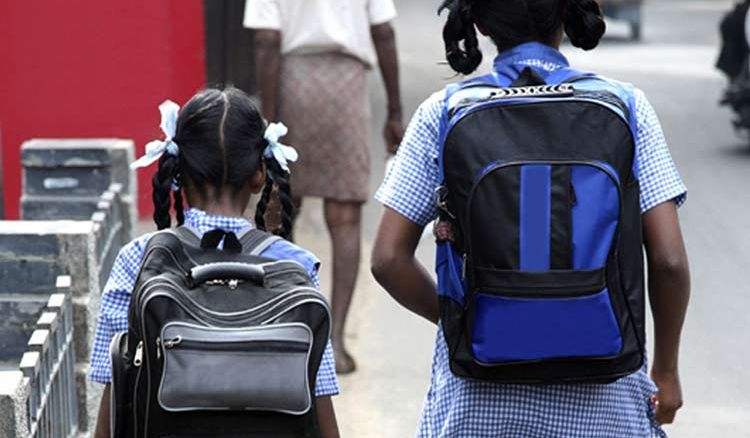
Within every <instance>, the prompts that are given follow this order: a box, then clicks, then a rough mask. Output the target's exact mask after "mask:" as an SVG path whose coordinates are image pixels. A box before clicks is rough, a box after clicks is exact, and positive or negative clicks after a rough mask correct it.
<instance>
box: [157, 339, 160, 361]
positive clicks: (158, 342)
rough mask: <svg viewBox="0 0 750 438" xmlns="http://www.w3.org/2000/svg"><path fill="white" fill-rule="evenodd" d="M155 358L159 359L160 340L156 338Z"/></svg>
mask: <svg viewBox="0 0 750 438" xmlns="http://www.w3.org/2000/svg"><path fill="white" fill-rule="evenodd" d="M156 358H157V359H161V338H156Z"/></svg>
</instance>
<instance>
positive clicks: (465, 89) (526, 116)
mask: <svg viewBox="0 0 750 438" xmlns="http://www.w3.org/2000/svg"><path fill="white" fill-rule="evenodd" d="M507 82H509V81H507V80H504V79H503V78H502V77H500V76H499V75H489V76H485V77H481V78H477V79H473V80H470V81H467V82H464V83H462V84H459V85H454V86H451V87H449V88H448V89H447V90H446V98H445V105H444V115H443V118H442V121H441V141H440V143H441V149H440V157H439V161H440V172H441V175H440V179H441V181H442V183H441V185H440V186H439V187H438V189H437V191H436V198H437V204H438V206H439V211H440V212H439V216H440V217H439V219H440V220H441V221H447V222H449V223H451V224H452V226H453V229H454V234H455V237H456V238H455V241H454V242H438V248H437V263H436V267H437V273H438V293H439V297H440V316H441V321H442V325H443V331H444V333H445V339H446V342H447V344H448V349H449V354H450V366H451V370H452V371H453V373H454V374H456V375H458V376H461V377H466V378H473V379H479V380H485V381H493V382H500V383H521V384H562V383H608V382H611V381H613V380H616V379H618V378H620V377H623V376H626V375H628V374H630V373H632V372H634V371H636V370H638V369H639V368H640V367H641V366H642V365H643V363H644V357H645V355H644V342H645V341H644V338H645V329H644V323H645V322H644V320H645V318H644V312H645V308H644V268H643V253H642V236H641V215H640V193H639V185H638V165H637V162H636V153H635V133H636V126H637V125H636V121H635V104H634V98H633V93H632V89H630V87H629V86H626V85H623V84H620V83H615V82H611V81H609V80H606V79H604V78H601V77H598V76H595V75H592V74H585V73H581V72H577V71H575V70H572V69H568V68H562V69H559V70H557V71H555V72H553V73H551V74H550V75H549V76H548V77H547V78H546V79H542V76H541V75H540V74H539V73H538V72H536V71H535V70H533V69H531V68H526V69H525V70H523V71H522V72H521V74H520V75H519V76H518V78H517V79H516V80H515V81H514V82H513V83H507Z"/></svg>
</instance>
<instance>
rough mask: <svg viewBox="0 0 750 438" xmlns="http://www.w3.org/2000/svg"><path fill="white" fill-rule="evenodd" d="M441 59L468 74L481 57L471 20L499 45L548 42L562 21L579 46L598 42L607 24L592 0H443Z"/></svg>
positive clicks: (474, 26) (510, 45) (572, 40)
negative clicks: (444, 19)
mask: <svg viewBox="0 0 750 438" xmlns="http://www.w3.org/2000/svg"><path fill="white" fill-rule="evenodd" d="M444 9H447V10H448V19H447V21H446V23H445V27H444V28H443V41H444V42H445V52H446V59H447V60H448V63H449V64H450V66H451V67H452V68H453V70H455V71H456V72H458V73H463V74H470V73H472V72H473V71H474V70H476V69H477V67H479V64H480V63H481V62H482V52H481V51H480V50H479V43H478V41H477V31H476V26H481V28H482V29H483V30H484V31H485V32H486V33H487V34H488V36H489V37H490V38H491V39H492V41H493V42H494V43H495V45H496V46H497V48H498V50H500V51H503V50H507V49H510V48H512V47H515V46H517V45H519V44H522V43H526V42H531V41H538V42H542V43H550V42H551V41H552V40H553V38H554V37H555V36H556V33H557V32H558V30H559V29H560V28H561V27H564V29H565V33H566V34H567V35H568V38H570V41H571V43H572V44H573V45H574V46H576V47H579V48H581V49H584V50H591V49H593V48H594V47H596V46H597V45H598V44H599V40H600V39H601V37H602V35H604V32H605V30H606V24H605V23H604V17H603V16H602V12H601V9H600V8H599V3H598V2H597V0H502V1H497V0H445V2H444V3H443V4H442V6H440V9H439V10H438V13H440V12H442V11H443V10H444Z"/></svg>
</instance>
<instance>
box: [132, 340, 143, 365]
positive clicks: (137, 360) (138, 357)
mask: <svg viewBox="0 0 750 438" xmlns="http://www.w3.org/2000/svg"><path fill="white" fill-rule="evenodd" d="M142 363H143V341H141V342H139V343H138V346H137V347H135V357H133V365H135V366H137V367H139V366H141V364H142Z"/></svg>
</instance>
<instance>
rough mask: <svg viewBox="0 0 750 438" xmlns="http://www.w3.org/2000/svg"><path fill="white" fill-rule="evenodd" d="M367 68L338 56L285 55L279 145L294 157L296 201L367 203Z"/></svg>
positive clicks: (361, 63) (293, 188)
mask: <svg viewBox="0 0 750 438" xmlns="http://www.w3.org/2000/svg"><path fill="white" fill-rule="evenodd" d="M366 74H367V67H366V66H365V64H364V63H363V62H361V61H359V60H358V59H356V58H353V57H351V56H347V55H343V54H337V53H323V54H309V55H285V56H284V57H283V58H282V64H281V77H280V84H279V108H278V115H279V120H280V121H282V122H283V123H284V124H285V125H287V127H289V134H288V135H287V136H286V137H284V138H283V139H282V141H283V142H284V143H285V144H289V145H291V146H294V147H295V148H296V149H297V151H298V152H299V160H298V161H297V162H296V163H295V164H293V165H292V166H291V180H290V182H291V186H292V193H293V195H294V196H295V197H305V196H312V197H320V198H325V199H332V200H337V201H352V202H365V201H367V199H368V197H369V178H370V150H369V149H370V148H369V144H368V142H369V125H370V104H369V98H368V94H367V76H366Z"/></svg>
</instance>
